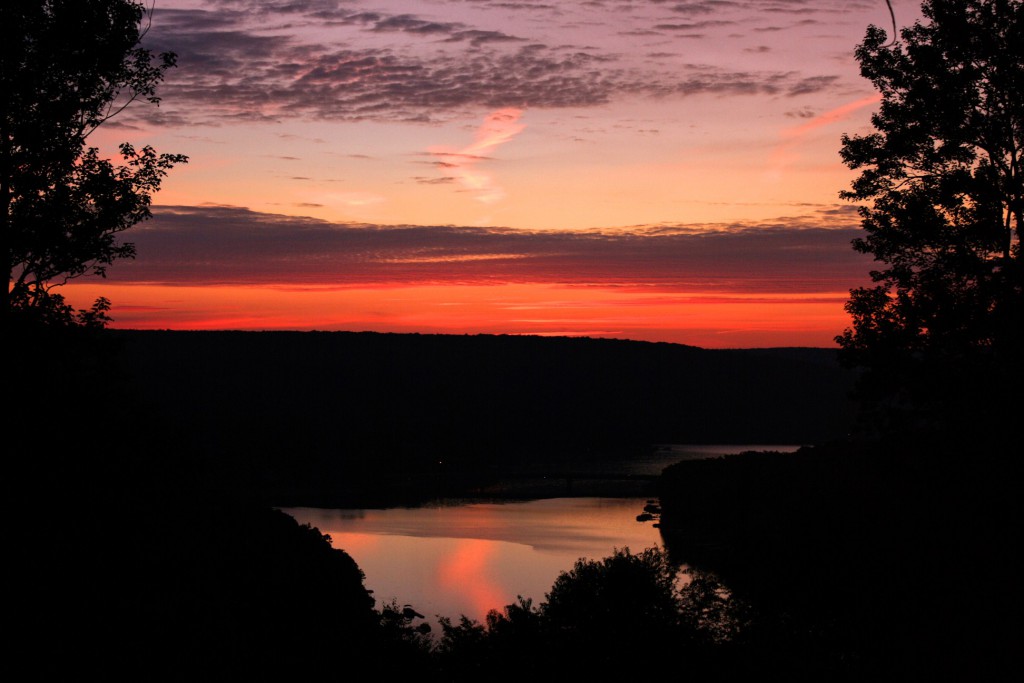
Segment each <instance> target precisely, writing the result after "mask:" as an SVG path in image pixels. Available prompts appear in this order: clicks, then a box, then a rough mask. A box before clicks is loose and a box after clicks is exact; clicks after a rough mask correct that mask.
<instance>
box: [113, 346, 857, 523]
mask: <svg viewBox="0 0 1024 683" xmlns="http://www.w3.org/2000/svg"><path fill="white" fill-rule="evenodd" d="M108 334H109V336H110V338H111V339H112V340H113V341H114V342H115V343H116V344H117V347H118V348H117V354H118V357H119V359H120V361H121V366H120V367H121V372H122V377H123V382H124V386H125V387H126V388H127V390H128V392H129V393H130V395H132V396H133V397H134V399H133V401H134V406H135V409H136V410H137V411H138V412H140V413H141V414H142V416H143V419H144V420H145V421H146V422H149V423H151V424H153V425H154V426H155V429H154V430H152V432H151V433H152V435H153V436H152V438H154V439H160V438H162V437H166V438H167V439H168V440H169V441H170V442H172V443H177V444H178V448H179V449H181V450H184V451H188V452H189V453H190V454H191V455H192V456H194V457H197V458H201V459H205V458H204V454H206V455H208V456H209V457H210V458H212V459H214V460H216V461H218V462H220V463H226V462H231V463H234V464H233V465H232V469H245V470H248V472H249V474H250V475H251V476H253V477H256V478H258V479H259V480H260V482H261V485H265V486H267V487H269V491H268V493H269V495H270V496H271V497H272V498H273V499H274V502H278V503H280V504H288V505H295V504H305V505H309V504H314V505H317V504H323V505H338V504H341V503H344V502H346V501H347V502H352V503H368V502H372V498H374V497H375V496H377V494H383V495H385V497H387V496H389V495H396V494H397V495H400V496H401V495H410V496H413V497H416V496H417V495H418V494H426V495H428V496H429V495H432V494H438V495H445V494H448V493H451V492H452V491H451V490H450V489H455V490H456V491H457V490H458V489H460V488H463V489H464V488H465V487H466V486H469V485H472V484H478V483H486V482H487V481H489V480H492V479H494V478H496V477H508V476H512V477H516V476H533V475H536V474H538V473H541V474H542V473H543V470H544V468H546V467H550V468H553V471H564V470H565V468H566V466H567V465H572V466H582V467H584V468H587V467H589V466H590V465H597V464H599V463H601V462H602V461H606V460H608V459H622V458H623V457H625V456H628V455H629V454H631V453H646V452H649V451H650V449H652V448H653V445H654V444H658V443H815V442H820V441H822V440H827V439H834V438H839V437H841V436H843V435H845V433H846V432H847V430H848V429H849V425H850V420H851V413H852V409H851V404H850V403H849V401H848V399H847V394H848V392H849V389H850V386H851V385H852V383H853V379H854V377H853V374H852V373H851V372H849V371H846V370H843V369H842V368H840V367H839V365H838V363H837V362H836V359H835V352H834V351H832V350H829V349H810V348H792V349H749V350H706V349H700V348H696V347H689V346H683V345H678V344H665V343H646V342H635V341H623V340H611V339H590V338H542V337H522V336H504V335H472V336H471V335H466V336H456V335H419V334H377V333H346V332H170V331H154V332H142V331H117V330H111V331H108Z"/></svg>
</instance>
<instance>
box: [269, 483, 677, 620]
mask: <svg viewBox="0 0 1024 683" xmlns="http://www.w3.org/2000/svg"><path fill="white" fill-rule="evenodd" d="M645 503H646V500H645V499H642V498H549V499H545V500H533V501H527V502H513V503H468V504H464V505H445V506H427V507H419V508H390V509H385V510H322V509H315V508H286V509H285V510H284V511H285V512H287V513H288V514H290V515H291V516H293V517H294V518H295V519H296V520H298V521H299V522H300V523H302V524H307V523H308V524H311V525H313V526H315V527H317V528H318V529H320V531H321V532H322V533H325V534H329V535H330V537H331V539H332V543H333V545H334V547H335V548H341V549H343V550H345V552H347V553H348V554H349V555H351V556H352V558H353V559H354V560H355V561H356V563H357V564H358V565H359V567H360V568H361V569H362V570H363V572H364V574H365V575H366V587H367V588H368V589H370V590H372V591H373V594H374V597H375V598H376V600H377V607H378V608H379V607H381V606H382V605H383V604H386V603H388V602H390V601H391V600H396V601H397V602H398V604H399V605H400V606H401V605H404V604H410V605H412V606H413V607H414V608H415V609H416V610H417V611H419V612H420V613H422V614H423V615H425V616H427V617H429V618H430V621H431V623H432V624H433V626H434V628H435V629H436V628H437V622H436V619H434V617H436V616H437V615H442V616H448V617H451V618H453V619H457V618H458V617H459V616H460V615H462V614H464V615H466V616H468V617H470V618H472V619H476V620H478V621H482V620H483V618H484V616H485V615H486V614H487V612H488V611H489V610H491V609H500V608H501V607H503V606H505V605H507V604H509V603H511V602H515V600H516V596H518V595H522V596H523V597H531V598H533V600H534V602H535V603H539V602H541V601H542V600H543V599H544V595H545V593H547V591H549V590H550V589H551V585H552V584H553V583H554V581H555V579H556V578H557V577H558V575H559V573H561V572H562V571H564V570H566V569H569V568H571V567H572V565H573V563H574V562H575V561H576V560H577V559H579V558H580V557H588V558H591V559H599V558H602V557H605V556H607V555H610V554H611V553H612V551H613V550H614V549H616V548H625V547H628V548H629V549H630V550H633V551H640V550H643V549H644V548H649V547H653V546H660V545H661V535H660V533H659V532H658V529H656V528H655V527H654V526H653V525H652V524H651V523H650V522H646V523H640V522H637V521H636V516H637V515H638V514H639V513H640V512H642V511H643V506H644V504H645Z"/></svg>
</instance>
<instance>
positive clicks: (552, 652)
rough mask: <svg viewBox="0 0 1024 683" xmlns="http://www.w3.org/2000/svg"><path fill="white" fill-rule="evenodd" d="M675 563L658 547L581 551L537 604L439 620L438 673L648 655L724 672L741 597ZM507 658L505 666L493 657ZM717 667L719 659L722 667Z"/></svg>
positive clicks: (705, 675) (573, 671) (642, 662)
mask: <svg viewBox="0 0 1024 683" xmlns="http://www.w3.org/2000/svg"><path fill="white" fill-rule="evenodd" d="M681 584H682V582H681V581H680V578H679V575H678V568H677V567H676V566H674V565H673V564H671V563H670V562H669V560H668V556H667V555H666V554H665V552H664V551H662V550H661V549H659V548H648V549H646V550H643V551H641V552H639V553H632V552H630V551H629V549H628V548H624V549H621V550H616V551H614V552H613V553H612V554H611V555H609V556H608V557H605V558H602V559H599V560H591V559H587V558H580V559H579V560H577V562H576V563H575V564H574V565H573V567H572V568H571V569H569V570H567V571H564V572H562V573H561V574H560V575H559V576H558V578H557V579H556V580H555V582H554V585H553V586H552V588H551V591H550V592H549V593H548V594H547V596H546V599H545V601H544V602H542V603H541V604H540V605H537V606H535V605H534V604H533V601H532V600H530V599H524V598H522V597H520V598H519V600H518V602H516V603H514V604H511V605H507V606H506V607H505V608H504V610H502V611H500V612H499V611H497V610H492V611H491V612H490V613H489V614H488V615H487V618H486V623H485V624H480V623H477V622H475V621H473V620H471V619H468V618H467V617H462V618H461V619H460V620H459V621H458V622H456V623H453V622H452V621H451V620H448V619H442V620H441V626H442V629H443V636H442V638H441V640H440V641H439V643H438V645H437V648H436V650H435V655H436V662H437V664H438V667H439V669H438V670H439V672H440V677H441V679H442V680H478V679H479V678H481V677H485V678H487V679H488V680H499V681H506V680H556V679H561V678H573V677H579V678H593V679H594V680H605V679H609V678H616V677H624V678H625V677H628V678H633V677H636V675H637V674H640V673H642V672H644V671H645V670H647V668H648V667H649V665H650V661H651V660H652V659H662V660H663V662H664V663H667V664H668V665H669V666H671V667H673V668H675V669H677V670H679V671H683V672H685V673H686V677H687V678H688V679H689V680H728V679H729V677H728V675H727V673H726V669H727V668H728V666H729V665H728V664H727V663H726V662H727V661H728V660H729V659H731V658H732V655H733V654H735V650H734V649H733V646H734V644H735V643H734V641H735V640H736V637H737V636H738V635H739V633H740V631H741V629H742V627H743V626H744V625H745V623H744V617H743V614H744V611H745V606H743V605H741V604H740V603H739V601H737V600H735V599H734V598H733V597H732V596H731V595H730V594H729V593H728V592H727V591H725V589H724V588H723V587H722V586H721V584H720V583H718V581H717V579H716V578H715V577H713V576H711V575H708V574H705V573H700V572H691V574H690V576H689V582H688V583H686V585H681ZM502 662H507V663H508V666H507V668H505V667H502V665H501V664H500V663H502ZM723 667H724V668H723Z"/></svg>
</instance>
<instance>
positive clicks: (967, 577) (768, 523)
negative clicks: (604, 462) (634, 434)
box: [659, 439, 1021, 680]
mask: <svg viewBox="0 0 1024 683" xmlns="http://www.w3.org/2000/svg"><path fill="white" fill-rule="evenodd" d="M1009 456H1010V453H1008V452H1007V451H1005V450H1002V449H1000V448H999V447H998V446H997V445H994V444H991V443H972V442H958V443H953V442H950V441H948V440H946V439H937V440H935V441H933V442H922V441H920V440H915V441H906V442H896V441H894V440H893V441H889V442H887V443H878V444H872V445H871V446H870V447H866V446H865V445H863V444H857V445H850V444H834V445H828V446H818V447H815V448H807V449H803V450H801V451H800V452H798V453H796V454H780V453H745V454H742V455H739V456H730V457H726V458H718V459H713V460H706V461H693V462H684V463H679V464H677V465H674V466H672V467H670V468H667V469H666V470H665V472H664V474H663V476H662V479H661V481H660V482H659V487H660V495H661V498H660V499H661V504H662V517H661V529H662V534H663V536H664V538H665V542H666V546H667V548H668V550H669V552H670V553H671V555H672V557H673V558H674V561H677V562H679V561H685V562H687V563H690V564H695V565H696V566H698V567H703V568H706V569H709V570H711V571H714V572H715V573H716V574H717V575H719V576H721V578H722V580H723V581H724V582H725V583H726V584H727V585H728V586H729V587H730V588H731V589H732V590H733V591H735V593H736V594H737V595H738V596H739V597H740V598H742V599H743V600H744V601H745V602H747V603H748V604H749V605H750V606H751V610H752V618H751V625H750V627H749V628H747V629H746V631H745V634H744V637H743V650H742V652H743V659H744V661H745V663H746V664H748V665H754V666H755V667H758V668H760V669H761V671H762V674H763V675H766V676H769V677H785V678H787V679H789V680H793V679H797V680H896V679H901V678H908V677H909V678H921V679H945V680H965V679H974V678H977V679H985V678H991V677H994V676H997V675H999V674H1000V673H1001V672H1002V671H1004V670H1007V669H1012V668H1013V667H1015V666H1017V664H1015V663H1014V658H1015V654H1014V652H1015V646H1014V645H1013V643H1014V642H1015V641H1016V640H1017V639H1019V638H1020V636H1021V629H1020V625H1019V620H1018V619H1017V617H1016V616H1015V615H1017V614H1019V611H1020V609H1021V602H1020V587H1019V585H1018V580H1017V578H1016V576H1015V572H1014V566H1015V565H1014V562H1013V560H1012V557H1013V556H1014V554H1015V553H1016V552H1017V550H1018V549H1019V541H1017V540H1016V539H1017V538H1018V537H1019V535H1020V533H1019V532H1020V519H1021V516H1020V513H1021V511H1020V504H1019V502H1018V500H1017V498H1018V497H1017V493H1016V491H1017V487H1018V485H1019V482H1020V472H1019V467H1017V466H1016V464H1015V462H1014V461H1013V460H1012V459H1011V458H1009Z"/></svg>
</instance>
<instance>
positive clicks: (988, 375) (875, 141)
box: [837, 0, 1024, 426]
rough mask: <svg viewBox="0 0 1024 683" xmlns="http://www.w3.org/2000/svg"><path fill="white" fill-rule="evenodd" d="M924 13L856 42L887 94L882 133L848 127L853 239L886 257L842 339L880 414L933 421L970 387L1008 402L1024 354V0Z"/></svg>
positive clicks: (946, 6) (937, 3)
mask: <svg viewBox="0 0 1024 683" xmlns="http://www.w3.org/2000/svg"><path fill="white" fill-rule="evenodd" d="M922 11H923V14H924V17H925V21H924V23H921V22H918V23H915V24H914V25H913V26H911V27H909V28H905V29H903V30H902V31H901V33H900V39H899V40H890V38H889V37H888V36H887V35H886V34H885V32H884V31H883V30H882V29H880V28H877V27H875V26H870V27H869V28H868V30H867V35H866V37H865V39H864V41H863V43H861V45H860V46H859V47H858V48H857V52H856V55H857V59H858V61H859V62H860V65H861V73H862V74H863V76H864V77H865V78H868V79H869V80H870V81H871V82H872V83H873V84H874V86H875V87H876V88H877V89H878V91H879V93H880V94H881V106H880V110H879V112H878V113H877V114H875V115H874V116H873V117H872V123H873V125H874V128H875V132H873V133H870V134H867V135H854V136H843V138H842V142H843V147H842V151H841V154H842V158H843V160H844V161H845V163H846V164H847V165H848V166H849V167H850V168H852V169H857V170H859V171H860V176H859V177H858V178H857V179H856V180H855V181H854V182H853V184H852V186H851V189H850V190H848V191H845V192H843V193H841V196H843V197H844V198H846V199H850V200H854V201H860V202H866V205H864V206H862V208H861V215H862V217H863V221H862V225H863V228H864V230H865V232H866V236H864V237H863V238H859V239H857V240H855V241H854V248H855V249H856V250H858V251H860V252H864V253H868V254H872V255H874V257H875V259H876V261H878V262H879V263H880V264H881V265H880V266H879V268H878V269H877V270H874V271H872V272H871V278H872V280H873V281H874V283H875V284H874V285H873V286H871V287H862V288H859V289H854V290H852V291H851V296H850V299H849V301H848V303H847V305H846V308H847V311H848V312H849V313H850V314H851V315H852V317H853V325H852V327H851V328H849V329H847V330H846V331H845V332H844V333H843V334H842V335H841V336H839V337H837V341H838V342H839V344H840V346H841V347H842V352H843V357H844V358H845V360H846V361H847V362H849V363H850V364H852V365H857V366H862V367H865V368H867V370H868V372H867V373H866V374H865V377H864V382H863V383H862V385H861V392H862V398H864V399H866V400H867V401H868V403H869V404H873V405H874V406H875V407H876V408H878V410H877V411H876V412H875V414H874V415H873V416H872V419H873V420H875V421H878V420H880V419H885V418H886V416H889V417H892V416H899V415H903V416H904V417H909V418H910V419H911V420H913V421H914V422H915V423H916V424H918V425H919V426H922V425H927V426H934V425H935V424H937V423H940V422H941V421H942V420H944V419H946V418H948V417H949V416H950V415H958V414H960V413H961V410H962V409H963V408H965V406H966V405H968V402H967V401H962V400H959V398H960V397H965V396H970V397H971V398H970V403H971V404H973V405H974V406H981V405H983V406H985V407H979V408H978V409H976V410H975V411H974V414H975V415H976V416H980V415H985V414H999V413H1000V410H999V409H998V406H997V400H996V399H995V398H994V397H993V396H992V394H993V393H995V388H996V387H997V386H999V385H1000V384H1001V383H1006V377H1005V375H1006V374H1007V372H1011V371H1012V372H1018V371H1019V368H1020V361H1019V359H1018V357H1019V353H1020V343H1021V330H1022V329H1024V319H1022V314H1021V309H1022V305H1021V302H1022V286H1021V281H1022V278H1021V263H1020V257H1021V254H1020V230H1021V223H1022V221H1024V176H1022V171H1024V167H1022V164H1024V101H1022V99H1021V92H1022V91H1024V60H1022V59H1021V45H1022V44H1024V4H1022V2H1021V1H1020V0H925V2H924V3H923V5H922ZM979 400H980V403H979ZM993 408H996V409H995V410H994V411H993ZM904 426H906V425H904ZM989 426H991V425H989Z"/></svg>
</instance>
